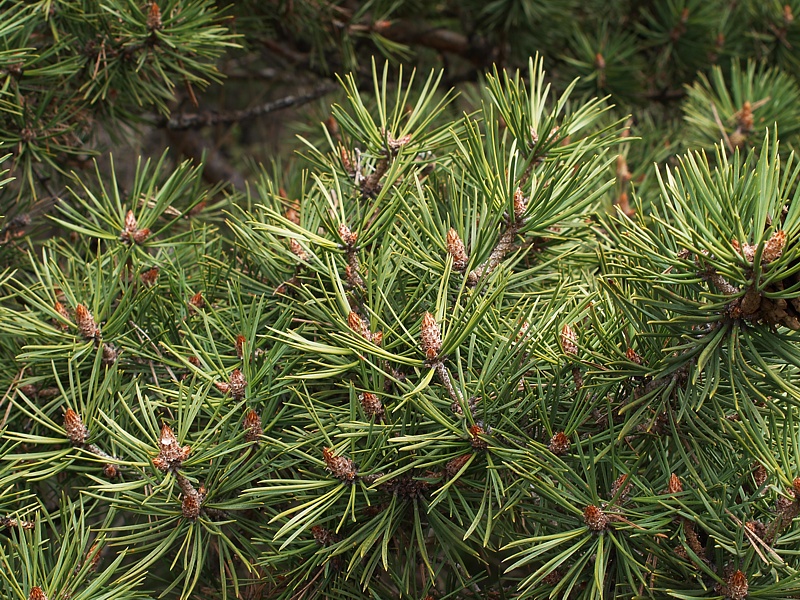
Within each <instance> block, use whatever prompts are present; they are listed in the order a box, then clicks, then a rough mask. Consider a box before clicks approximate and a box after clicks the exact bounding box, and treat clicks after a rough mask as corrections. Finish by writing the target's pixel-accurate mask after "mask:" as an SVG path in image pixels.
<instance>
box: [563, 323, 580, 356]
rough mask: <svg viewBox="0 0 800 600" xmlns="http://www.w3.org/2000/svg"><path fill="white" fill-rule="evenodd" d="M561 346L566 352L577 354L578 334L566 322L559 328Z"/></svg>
mask: <svg viewBox="0 0 800 600" xmlns="http://www.w3.org/2000/svg"><path fill="white" fill-rule="evenodd" d="M561 347H562V348H563V349H564V352H565V353H567V354H572V355H573V356H576V355H577V354H578V336H577V335H576V334H575V331H574V330H573V329H572V327H570V326H569V325H568V324H566V323H565V324H564V326H563V327H562V328H561Z"/></svg>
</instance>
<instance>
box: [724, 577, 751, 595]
mask: <svg viewBox="0 0 800 600" xmlns="http://www.w3.org/2000/svg"><path fill="white" fill-rule="evenodd" d="M727 583H728V585H727V587H728V598H730V600H744V599H745V598H746V597H747V590H748V588H749V587H750V586H749V585H748V583H747V576H746V575H745V574H744V573H742V572H741V571H734V572H733V573H732V574H731V576H730V577H728V582H727Z"/></svg>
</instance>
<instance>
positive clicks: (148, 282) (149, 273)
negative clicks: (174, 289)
mask: <svg viewBox="0 0 800 600" xmlns="http://www.w3.org/2000/svg"><path fill="white" fill-rule="evenodd" d="M159 271H160V269H159V268H158V267H150V268H149V269H147V270H146V271H143V272H142V274H141V275H139V279H140V280H141V282H142V285H144V286H145V287H153V286H154V285H155V284H156V281H157V280H158V273H159Z"/></svg>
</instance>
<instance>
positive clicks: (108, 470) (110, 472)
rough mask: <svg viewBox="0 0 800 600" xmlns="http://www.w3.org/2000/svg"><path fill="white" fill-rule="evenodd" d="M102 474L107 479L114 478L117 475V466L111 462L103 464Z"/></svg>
mask: <svg viewBox="0 0 800 600" xmlns="http://www.w3.org/2000/svg"><path fill="white" fill-rule="evenodd" d="M103 474H104V475H105V476H106V477H108V478H109V479H114V478H116V477H117V476H118V475H119V468H118V467H117V466H116V465H112V464H111V463H106V464H104V465H103Z"/></svg>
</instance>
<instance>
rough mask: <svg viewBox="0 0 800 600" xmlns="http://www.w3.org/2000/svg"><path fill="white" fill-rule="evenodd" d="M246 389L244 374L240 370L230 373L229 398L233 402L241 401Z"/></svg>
mask: <svg viewBox="0 0 800 600" xmlns="http://www.w3.org/2000/svg"><path fill="white" fill-rule="evenodd" d="M246 388H247V380H246V379H245V378H244V373H242V371H241V370H240V369H234V370H233V372H232V373H231V380H230V389H231V396H233V399H234V400H241V399H242V398H244V394H245V389H246Z"/></svg>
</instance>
